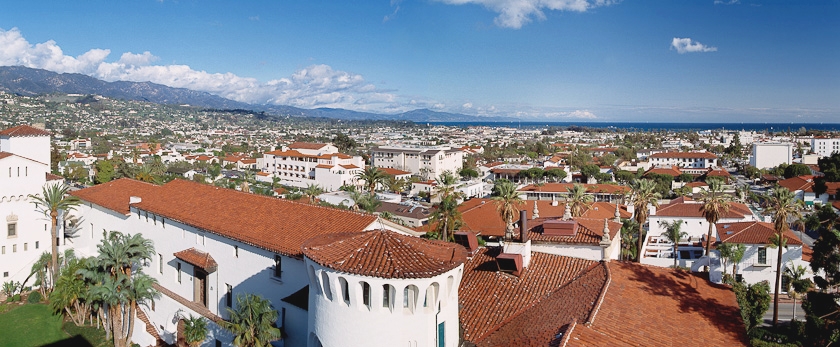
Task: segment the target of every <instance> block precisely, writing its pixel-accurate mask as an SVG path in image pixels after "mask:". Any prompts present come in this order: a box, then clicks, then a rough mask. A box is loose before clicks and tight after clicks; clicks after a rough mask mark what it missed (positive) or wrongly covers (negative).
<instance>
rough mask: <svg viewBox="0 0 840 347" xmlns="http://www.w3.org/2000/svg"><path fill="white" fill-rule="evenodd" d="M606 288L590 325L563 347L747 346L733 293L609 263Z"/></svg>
mask: <svg viewBox="0 0 840 347" xmlns="http://www.w3.org/2000/svg"><path fill="white" fill-rule="evenodd" d="M608 266H609V271H610V283H609V285H608V286H607V290H606V292H605V294H604V299H603V302H602V304H601V306H600V308H599V309H598V311H597V313H596V314H595V316H594V317H592V319H591V322H590V323H591V324H582V323H583V322H578V324H577V325H575V326H574V328H573V329H572V330H571V331H569V332H567V335H568V336H565V338H566V339H567V340H566V341H565V342H566V344H565V345H566V346H746V345H747V344H748V339H747V334H746V331H745V329H744V323H743V321H742V320H741V311H740V309H739V308H738V303H737V301H736V300H735V293H734V292H732V289H730V288H729V287H727V286H723V285H715V284H712V283H710V282H709V281H708V280H707V279H706V278H704V277H702V276H701V275H697V274H692V273H689V272H685V271H679V270H673V269H668V268H660V267H655V266H647V265H640V264H637V263H624V262H610V263H609V265H608Z"/></svg>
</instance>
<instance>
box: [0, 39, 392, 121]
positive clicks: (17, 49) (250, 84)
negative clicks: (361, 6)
mask: <svg viewBox="0 0 840 347" xmlns="http://www.w3.org/2000/svg"><path fill="white" fill-rule="evenodd" d="M110 53H111V51H110V50H108V49H91V50H89V51H87V52H85V53H84V54H82V55H79V56H78V57H72V56H68V55H65V54H64V53H63V51H62V50H61V48H60V47H59V46H58V45H57V44H56V43H55V42H54V41H47V42H44V43H38V44H34V45H33V44H31V43H29V42H28V41H27V40H26V39H25V38H24V37H23V35H21V33H20V31H19V30H18V29H17V28H13V29H11V30H8V31H4V30H3V29H0V65H20V66H26V67H30V68H38V69H45V70H50V71H54V72H59V73H82V74H86V75H89V76H92V77H96V78H99V79H102V80H105V81H133V82H146V81H148V82H153V83H158V84H163V85H166V86H170V87H176V88H187V89H192V90H198V91H204V92H208V93H211V94H215V95H219V96H221V97H224V98H228V99H231V100H236V101H241V102H247V103H253V104H280V105H291V106H298V107H341V108H349V109H386V108H393V107H394V106H393V105H389V104H394V103H398V102H399V100H398V98H397V96H396V95H393V94H390V93H387V92H384V91H380V90H377V88H376V87H375V86H374V85H373V84H370V83H367V82H365V80H364V78H363V77H362V76H361V75H358V74H353V73H349V72H345V71H337V70H333V69H332V68H331V67H330V66H328V65H311V66H308V67H306V68H303V69H300V70H298V71H296V72H295V73H293V74H292V75H291V76H289V77H286V78H281V79H277V80H271V81H268V82H260V81H258V80H257V79H255V78H250V77H240V76H237V75H234V74H232V73H209V72H206V71H197V70H193V69H192V68H190V67H189V66H187V65H152V63H153V62H155V61H157V60H159V58H158V57H156V56H154V55H153V54H152V53H150V52H143V53H139V54H137V53H131V52H126V53H123V54H122V55H121V56H120V59H119V60H117V61H115V62H107V61H106V59H107V57H108V55H110Z"/></svg>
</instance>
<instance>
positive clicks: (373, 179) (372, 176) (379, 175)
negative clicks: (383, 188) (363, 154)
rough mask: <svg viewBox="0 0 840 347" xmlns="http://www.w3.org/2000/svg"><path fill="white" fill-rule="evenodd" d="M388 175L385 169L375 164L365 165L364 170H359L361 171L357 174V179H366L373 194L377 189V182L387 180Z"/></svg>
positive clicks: (366, 183) (369, 190)
mask: <svg viewBox="0 0 840 347" xmlns="http://www.w3.org/2000/svg"><path fill="white" fill-rule="evenodd" d="M386 177H388V175H387V174H385V172H384V171H382V170H380V169H379V168H377V167H373V166H368V167H365V169H364V170H362V171H359V173H357V174H356V179H358V180H360V181H364V182H365V185H366V186H367V189H368V192H370V193H371V194H373V193H374V192H375V191H376V185H377V184H380V183H383V182H385V178H386Z"/></svg>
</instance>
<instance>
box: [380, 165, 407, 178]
mask: <svg viewBox="0 0 840 347" xmlns="http://www.w3.org/2000/svg"><path fill="white" fill-rule="evenodd" d="M379 171H382V172H384V173H385V174H386V175H390V176H402V175H411V172H408V171H403V170H398V169H392V168H389V167H380V168H379Z"/></svg>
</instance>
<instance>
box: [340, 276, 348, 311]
mask: <svg viewBox="0 0 840 347" xmlns="http://www.w3.org/2000/svg"><path fill="white" fill-rule="evenodd" d="M338 282H339V283H340V284H341V294H342V295H343V298H344V302H346V303H347V304H348V305H349V304H350V284H349V283H347V280H346V279H344V278H343V277H339V278H338Z"/></svg>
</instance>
